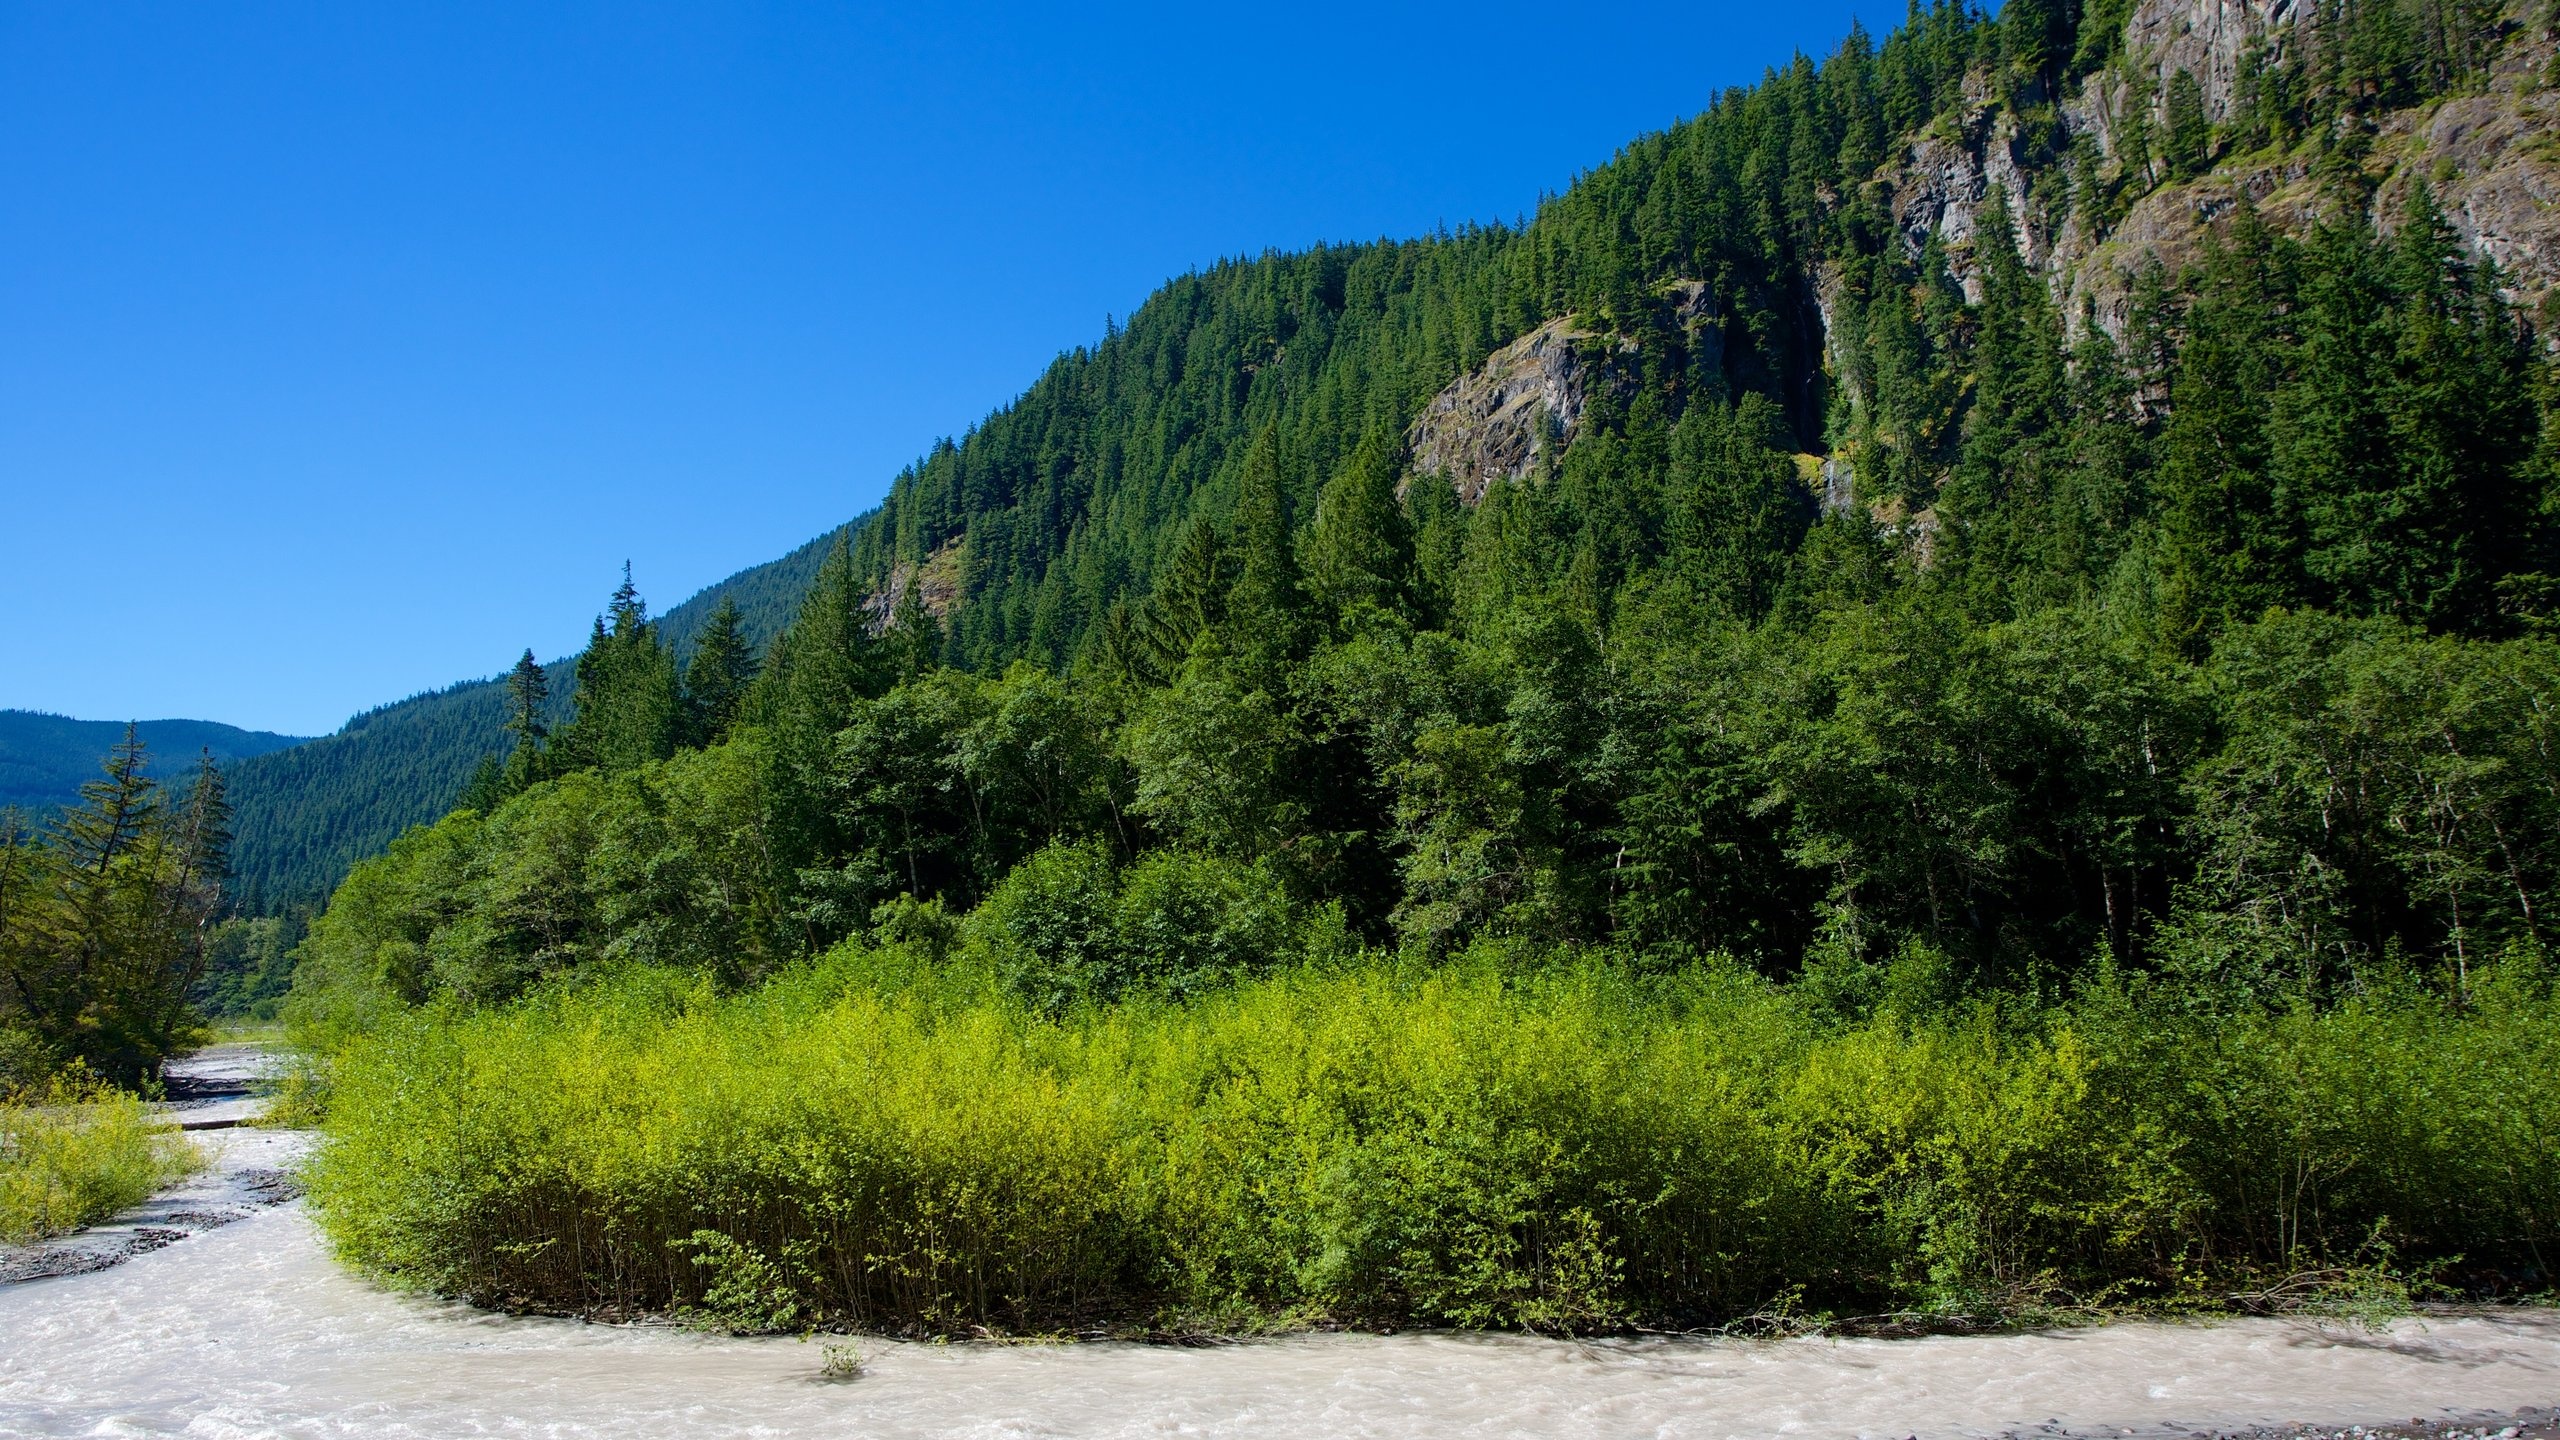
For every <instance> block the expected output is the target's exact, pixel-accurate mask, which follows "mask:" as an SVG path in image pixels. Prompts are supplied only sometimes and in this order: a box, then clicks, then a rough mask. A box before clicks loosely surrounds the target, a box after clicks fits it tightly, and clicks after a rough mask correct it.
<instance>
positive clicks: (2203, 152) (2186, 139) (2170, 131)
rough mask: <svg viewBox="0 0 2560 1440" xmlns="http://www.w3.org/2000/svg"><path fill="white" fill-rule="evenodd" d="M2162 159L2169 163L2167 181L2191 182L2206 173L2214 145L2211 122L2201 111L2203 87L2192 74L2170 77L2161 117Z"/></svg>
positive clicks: (2182, 72) (2202, 109) (2183, 71)
mask: <svg viewBox="0 0 2560 1440" xmlns="http://www.w3.org/2000/svg"><path fill="white" fill-rule="evenodd" d="M2163 118H2164V120H2165V122H2166V123H2165V124H2164V125H2163V127H2162V136H2161V147H2160V148H2161V155H2162V158H2163V159H2165V160H2166V161H2167V162H2168V165H2169V178H2170V179H2172V180H2192V179H2194V178H2195V177H2197V176H2198V175H2201V174H2203V173H2204V172H2205V168H2206V166H2207V165H2208V164H2209V163H2210V155H2209V152H2210V150H2211V148H2212V145H2213V122H2212V121H2211V120H2210V119H2209V118H2207V117H2206V115H2205V111H2204V86H2203V85H2201V84H2199V83H2198V82H2197V80H2196V77H2195V74H2194V72H2192V71H2187V70H2181V71H2179V72H2178V73H2177V74H2175V75H2172V76H2170V77H2169V94H2168V99H2167V102H2166V109H2165V113H2164V116H2163Z"/></svg>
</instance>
